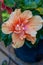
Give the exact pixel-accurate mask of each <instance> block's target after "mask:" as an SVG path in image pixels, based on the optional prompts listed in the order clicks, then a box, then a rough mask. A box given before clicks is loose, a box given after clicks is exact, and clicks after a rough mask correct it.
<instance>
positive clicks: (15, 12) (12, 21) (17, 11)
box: [9, 9, 21, 24]
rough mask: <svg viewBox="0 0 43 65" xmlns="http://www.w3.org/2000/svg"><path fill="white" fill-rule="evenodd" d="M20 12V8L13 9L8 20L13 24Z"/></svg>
mask: <svg viewBox="0 0 43 65" xmlns="http://www.w3.org/2000/svg"><path fill="white" fill-rule="evenodd" d="M20 14H21V10H20V9H15V11H14V12H12V13H11V15H10V18H9V21H10V23H12V24H15V23H16V22H17V21H18V20H19V15H20Z"/></svg>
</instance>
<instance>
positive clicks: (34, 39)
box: [26, 35, 36, 44]
mask: <svg viewBox="0 0 43 65" xmlns="http://www.w3.org/2000/svg"><path fill="white" fill-rule="evenodd" d="M26 39H27V40H28V41H31V42H32V44H35V42H36V37H32V36H31V35H27V36H26Z"/></svg>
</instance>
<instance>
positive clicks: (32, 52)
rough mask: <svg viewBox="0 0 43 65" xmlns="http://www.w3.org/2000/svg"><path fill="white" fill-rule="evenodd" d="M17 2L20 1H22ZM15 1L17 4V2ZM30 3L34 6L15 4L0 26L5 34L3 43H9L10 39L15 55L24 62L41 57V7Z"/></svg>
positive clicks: (42, 40) (33, 60) (42, 32)
mask: <svg viewBox="0 0 43 65" xmlns="http://www.w3.org/2000/svg"><path fill="white" fill-rule="evenodd" d="M19 2H20V4H21V3H22V1H19ZM16 3H17V5H18V2H16ZM23 4H24V2H23ZM24 5H25V4H24ZM32 5H34V6H35V7H32V6H31V5H29V6H30V7H29V6H28V5H25V6H23V5H18V6H16V9H15V10H14V12H12V13H11V15H10V17H9V19H8V20H7V21H6V22H4V23H3V24H2V28H1V29H2V32H3V33H4V34H7V35H6V36H5V35H4V36H5V38H4V42H5V44H6V45H7V43H8V45H9V42H10V43H11V41H12V46H13V48H14V51H15V53H16V55H17V56H18V57H19V58H20V59H22V60H23V61H25V62H37V61H40V60H42V59H43V52H42V51H43V28H42V27H43V26H42V25H43V19H42V17H41V16H42V15H43V13H42V12H40V9H41V10H42V8H37V5H36V3H34V2H32ZM20 8H21V9H20ZM35 9H36V10H35ZM30 10H31V11H30ZM39 12H40V13H39ZM40 15H41V16H40ZM11 38H12V40H11ZM6 40H7V41H6Z"/></svg>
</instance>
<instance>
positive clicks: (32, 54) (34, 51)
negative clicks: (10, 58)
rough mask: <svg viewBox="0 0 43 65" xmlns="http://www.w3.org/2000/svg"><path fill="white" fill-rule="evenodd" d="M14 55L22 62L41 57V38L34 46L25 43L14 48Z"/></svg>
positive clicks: (30, 61) (38, 59)
mask: <svg viewBox="0 0 43 65" xmlns="http://www.w3.org/2000/svg"><path fill="white" fill-rule="evenodd" d="M14 51H15V53H16V56H17V57H18V58H20V59H21V60H22V61H24V62H28V63H33V62H39V61H40V60H42V59H43V40H40V41H39V43H38V45H37V46H36V47H32V48H29V47H28V46H27V45H26V44H24V46H23V47H21V48H17V49H14Z"/></svg>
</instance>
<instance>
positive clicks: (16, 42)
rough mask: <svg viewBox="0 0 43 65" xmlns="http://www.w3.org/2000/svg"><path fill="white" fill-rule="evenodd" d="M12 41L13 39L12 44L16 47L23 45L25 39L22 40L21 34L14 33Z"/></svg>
mask: <svg viewBox="0 0 43 65" xmlns="http://www.w3.org/2000/svg"><path fill="white" fill-rule="evenodd" d="M12 41H13V44H12V46H13V47H14V48H19V47H22V46H23V44H24V39H23V40H21V39H20V38H19V35H17V34H15V33H13V34H12Z"/></svg>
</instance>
